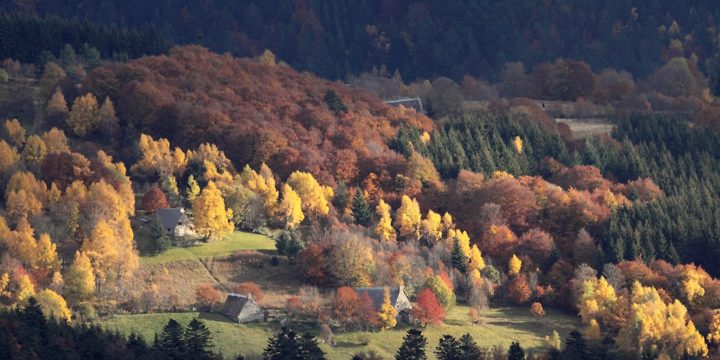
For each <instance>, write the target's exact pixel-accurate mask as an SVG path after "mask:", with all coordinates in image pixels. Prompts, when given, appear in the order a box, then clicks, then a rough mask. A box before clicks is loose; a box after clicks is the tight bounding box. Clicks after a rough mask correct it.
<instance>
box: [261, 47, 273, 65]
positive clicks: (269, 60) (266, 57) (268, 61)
mask: <svg viewBox="0 0 720 360" xmlns="http://www.w3.org/2000/svg"><path fill="white" fill-rule="evenodd" d="M258 62H259V63H260V64H263V65H268V66H275V65H277V62H276V61H275V54H273V52H272V51H270V50H268V49H265V51H263V53H262V54H261V55H260V57H259V58H258Z"/></svg>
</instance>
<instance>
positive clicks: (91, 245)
mask: <svg viewBox="0 0 720 360" xmlns="http://www.w3.org/2000/svg"><path fill="white" fill-rule="evenodd" d="M81 249H82V251H83V252H85V253H86V254H87V256H88V257H89V258H90V259H91V260H92V262H93V265H94V266H93V269H94V270H95V273H96V274H97V276H98V277H99V278H100V279H105V278H106V277H107V276H108V275H110V274H111V273H112V272H113V270H114V267H115V265H116V264H117V262H118V261H119V260H120V259H119V255H120V252H119V251H118V249H117V247H116V246H115V233H114V231H113V229H112V227H111V226H110V224H108V223H107V222H106V221H105V220H100V221H98V222H97V224H95V227H94V228H93V230H92V232H91V234H90V237H88V238H87V239H86V240H85V241H84V242H83V245H82V248H81Z"/></svg>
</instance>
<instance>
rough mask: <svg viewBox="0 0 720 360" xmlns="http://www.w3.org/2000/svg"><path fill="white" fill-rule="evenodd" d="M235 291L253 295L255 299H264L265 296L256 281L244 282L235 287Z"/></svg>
mask: <svg viewBox="0 0 720 360" xmlns="http://www.w3.org/2000/svg"><path fill="white" fill-rule="evenodd" d="M232 290H233V292H235V293H238V294H243V295H247V294H250V295H252V298H253V299H255V301H262V300H263V299H264V298H265V294H264V293H263V292H262V290H260V287H259V286H258V285H257V284H255V283H254V282H243V283H240V284H237V285H235V286H234V287H233V289H232Z"/></svg>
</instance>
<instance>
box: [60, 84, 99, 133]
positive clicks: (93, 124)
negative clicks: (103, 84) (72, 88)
mask: <svg viewBox="0 0 720 360" xmlns="http://www.w3.org/2000/svg"><path fill="white" fill-rule="evenodd" d="M97 118H98V102H97V99H96V98H95V95H93V94H90V93H88V94H85V95H83V96H79V97H77V98H76V99H75V101H73V105H72V109H71V110H70V116H69V117H68V118H67V125H68V126H69V127H70V129H72V131H73V132H74V133H75V134H76V135H78V136H85V135H87V134H88V133H90V132H92V131H93V130H95V129H96V128H97V126H98V124H97Z"/></svg>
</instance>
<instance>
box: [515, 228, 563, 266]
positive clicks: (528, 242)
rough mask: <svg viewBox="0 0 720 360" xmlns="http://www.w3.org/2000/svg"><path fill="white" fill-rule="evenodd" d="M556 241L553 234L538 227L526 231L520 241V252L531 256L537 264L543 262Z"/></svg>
mask: <svg viewBox="0 0 720 360" xmlns="http://www.w3.org/2000/svg"><path fill="white" fill-rule="evenodd" d="M554 246H555V243H554V241H553V238H552V236H550V234H548V233H546V232H545V231H542V230H540V229H538V228H533V229H530V230H528V231H527V232H525V233H524V234H523V235H522V236H521V237H520V239H519V241H518V248H517V251H518V253H520V254H522V255H526V256H528V257H530V258H531V259H532V260H533V261H534V262H535V264H542V263H543V262H544V261H545V260H547V258H548V257H550V254H551V253H552V250H553V247H554Z"/></svg>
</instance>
